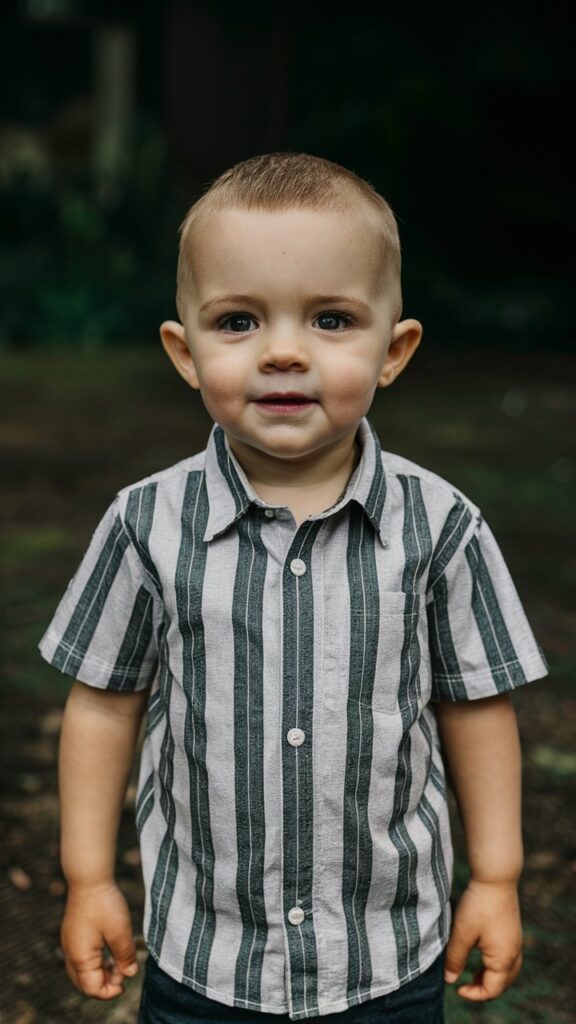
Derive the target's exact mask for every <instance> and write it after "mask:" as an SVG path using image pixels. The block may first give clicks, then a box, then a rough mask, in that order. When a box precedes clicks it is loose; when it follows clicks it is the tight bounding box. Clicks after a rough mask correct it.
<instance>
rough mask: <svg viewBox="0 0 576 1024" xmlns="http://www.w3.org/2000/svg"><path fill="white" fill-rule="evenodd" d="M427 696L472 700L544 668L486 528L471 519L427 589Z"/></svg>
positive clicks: (479, 518) (514, 684) (513, 684)
mask: <svg viewBox="0 0 576 1024" xmlns="http://www.w3.org/2000/svg"><path fill="white" fill-rule="evenodd" d="M427 617H428V632H429V648H430V659H431V669H432V700H453V701H456V700H474V699H478V698H480V697H490V696H494V695H495V694H498V693H504V692H505V691H507V690H513V689H515V688H516V687H518V686H522V685H523V684H524V683H529V682H531V681H532V680H534V679H540V678H541V677H542V676H545V675H547V674H548V666H547V663H546V660H545V657H544V653H543V651H542V649H541V648H540V646H539V645H538V643H537V641H536V639H535V637H534V634H533V633H532V630H531V628H530V624H529V623H528V620H527V618H526V615H525V612H524V609H523V607H522V604H521V602H520V598H519V596H518V593H517V591H516V588H515V586H514V583H513V580H512V577H511V575H510V572H509V570H508V567H507V565H506V563H505V561H504V557H503V555H502V552H501V551H500V548H499V547H498V544H497V542H496V540H495V538H494V535H493V533H492V531H491V530H490V527H489V526H488V525H487V523H486V522H485V521H484V519H483V517H482V516H481V515H479V516H477V517H475V518H474V520H473V522H472V526H471V528H470V529H469V530H467V531H466V534H465V536H464V537H463V540H462V543H461V544H460V545H459V546H458V547H457V549H456V551H455V553H454V555H453V557H452V558H451V559H450V560H449V562H448V564H447V565H446V566H445V567H444V568H443V570H442V572H441V573H440V574H439V575H438V576H437V578H436V579H434V580H430V589H429V592H428V595H427Z"/></svg>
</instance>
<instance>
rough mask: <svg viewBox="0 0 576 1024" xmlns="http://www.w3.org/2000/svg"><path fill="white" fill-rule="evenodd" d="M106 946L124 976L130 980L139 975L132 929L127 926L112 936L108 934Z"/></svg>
mask: <svg viewBox="0 0 576 1024" xmlns="http://www.w3.org/2000/svg"><path fill="white" fill-rule="evenodd" d="M106 944H107V946H108V948H109V950H110V952H111V954H112V956H113V957H114V961H115V964H116V966H117V968H118V969H119V970H120V971H121V972H122V974H124V975H126V976H127V977H129V978H132V977H134V975H135V974H137V973H138V961H137V959H136V946H135V945H134V938H133V935H132V928H131V927H130V926H129V925H127V926H124V927H122V928H119V929H118V930H115V931H114V932H113V933H112V934H110V933H108V934H106Z"/></svg>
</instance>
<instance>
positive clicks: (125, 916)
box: [60, 882, 138, 999]
mask: <svg viewBox="0 0 576 1024" xmlns="http://www.w3.org/2000/svg"><path fill="white" fill-rule="evenodd" d="M60 940H61V943H62V949H63V951H64V957H65V963H66V973H67V975H68V977H69V978H70V981H71V982H72V983H73V984H74V985H75V986H76V988H78V989H80V991H81V992H83V993H84V994H85V995H87V996H93V997H94V998H95V999H113V998H114V997H115V996H119V995H120V994H121V993H122V992H124V986H123V984H122V983H123V980H124V977H125V976H126V977H133V976H134V975H135V974H136V973H137V971H138V963H137V961H136V948H135V946H134V938H133V935H132V922H131V920H130V911H129V909H128V904H127V903H126V900H125V899H124V896H123V895H122V893H121V892H120V889H119V888H118V886H117V885H116V884H115V883H114V882H108V883H103V884H102V885H89V886H88V885H83V886H77V885H71V886H69V889H68V900H67V903H66V910H65V912H64V918H63V920H62V927H61V930H60ZM104 945H107V946H108V948H109V949H110V952H111V953H112V956H113V957H114V961H113V962H112V963H110V964H108V963H105V962H104V955H103V952H104Z"/></svg>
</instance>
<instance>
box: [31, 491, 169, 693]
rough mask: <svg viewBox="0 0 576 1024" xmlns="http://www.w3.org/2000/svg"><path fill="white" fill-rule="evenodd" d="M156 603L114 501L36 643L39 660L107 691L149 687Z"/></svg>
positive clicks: (153, 671) (154, 668)
mask: <svg viewBox="0 0 576 1024" xmlns="http://www.w3.org/2000/svg"><path fill="white" fill-rule="evenodd" d="M159 605H160V598H159V596H158V594H157V592H156V591H155V588H154V585H153V583H152V581H151V580H150V578H149V576H148V575H147V573H146V570H145V568H144V565H143V563H142V561H141V559H140V557H139V555H138V552H137V551H136V550H135V548H134V546H133V544H132V542H131V540H130V537H129V535H128V533H127V531H126V529H125V526H124V524H123V522H122V518H121V515H120V510H119V500H118V496H116V498H115V499H114V501H113V503H112V504H111V505H110V507H109V508H108V509H107V511H106V513H105V514H104V516H103V517H102V519H101V520H100V522H99V524H98V526H97V527H96V530H95V531H94V533H93V535H92V539H91V541H90V544H89V545H88V548H87V550H86V552H85V554H84V557H83V559H82V561H81V563H80V565H79V567H78V569H77V571H76V573H75V575H74V576H73V578H72V579H71V580H70V583H69V584H68V587H67V589H66V591H65V593H64V595H63V597H62V599H61V601H60V603H59V605H58V607H57V609H56V612H55V613H54V616H53V618H52V621H51V622H50V625H49V626H48V629H47V630H46V632H45V634H44V636H43V637H42V639H41V641H40V643H39V645H38V649H39V651H40V653H41V655H42V657H43V658H45V660H46V661H47V662H49V663H50V664H51V665H53V666H54V667H55V668H57V669H59V670H60V671H61V672H64V673H66V674H67V675H70V676H74V678H75V679H79V680H80V681H81V682H84V683H88V684H89V685H90V686H95V687H99V688H101V689H108V690H143V689H146V688H147V687H149V686H151V685H152V682H153V679H154V676H155V674H156V671H157V664H158V654H157V647H156V642H155V636H156V631H155V622H156V620H157V616H158V614H159V610H160V609H159Z"/></svg>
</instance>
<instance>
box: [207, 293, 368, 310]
mask: <svg viewBox="0 0 576 1024" xmlns="http://www.w3.org/2000/svg"><path fill="white" fill-rule="evenodd" d="M258 301H259V300H258V299H257V298H256V297H255V296H254V295H217V296H216V297H215V298H214V299H209V300H208V302H205V303H204V304H203V305H202V306H200V310H199V312H200V313H204V312H205V311H206V310H207V309H211V308H212V306H220V305H222V304H224V303H226V304H232V303H240V304H242V303H248V304H250V303H252V302H258ZM305 301H306V303H307V305H316V304H318V305H319V304H326V305H344V304H345V305H347V306H352V307H353V308H354V309H357V310H358V311H359V312H361V313H368V312H370V309H369V307H368V306H367V305H366V303H365V302H362V300H361V299H354V298H352V296H349V295H306V296H305Z"/></svg>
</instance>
